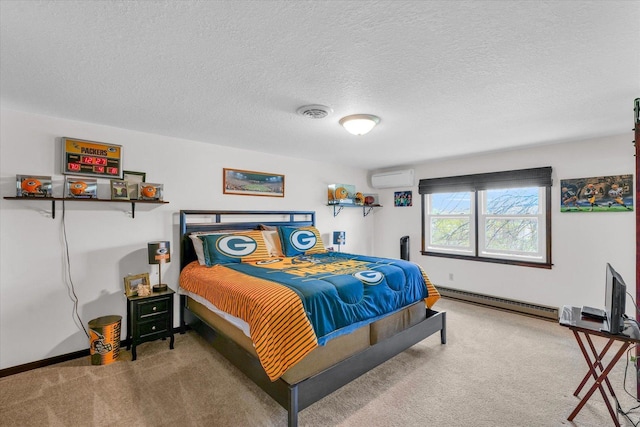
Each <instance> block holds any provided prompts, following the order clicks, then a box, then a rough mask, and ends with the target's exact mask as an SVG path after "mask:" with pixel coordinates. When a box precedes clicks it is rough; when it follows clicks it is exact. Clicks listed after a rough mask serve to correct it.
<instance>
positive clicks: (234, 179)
mask: <svg viewBox="0 0 640 427" xmlns="http://www.w3.org/2000/svg"><path fill="white" fill-rule="evenodd" d="M222 192H223V193H224V194H238V195H242V196H270V197H284V175H280V174H275V173H267V172H255V171H246V170H241V169H227V168H224V169H223V170H222Z"/></svg>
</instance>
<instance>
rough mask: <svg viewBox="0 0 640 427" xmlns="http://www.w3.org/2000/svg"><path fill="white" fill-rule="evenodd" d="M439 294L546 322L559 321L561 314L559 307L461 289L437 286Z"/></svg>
mask: <svg viewBox="0 0 640 427" xmlns="http://www.w3.org/2000/svg"><path fill="white" fill-rule="evenodd" d="M437 289H438V292H440V295H442V296H443V297H445V298H451V299H457V300H461V301H466V302H472V303H476V304H481V305H486V306H489V307H494V308H499V309H502V310H508V311H514V312H517V313H520V314H526V315H529V316H535V317H540V318H543V319H546V320H553V321H557V320H558V319H559V312H558V308H557V307H549V306H544V305H538V304H531V303H528V302H522V301H516V300H511V299H506V298H500V297H494V296H491V295H484V294H478V293H475V292H468V291H461V290H459V289H451V288H445V287H442V286H437Z"/></svg>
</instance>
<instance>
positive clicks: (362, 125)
mask: <svg viewBox="0 0 640 427" xmlns="http://www.w3.org/2000/svg"><path fill="white" fill-rule="evenodd" d="M378 123H380V117H378V116H374V115H371V114H353V115H351V116H346V117H343V118H341V119H340V124H341V125H342V126H343V127H344V128H345V129H346V130H347V132H349V133H350V134H353V135H364V134H366V133H369V132H370V131H371V129H373V128H374V127H375V126H376V125H377V124H378Z"/></svg>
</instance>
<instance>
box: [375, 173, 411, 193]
mask: <svg viewBox="0 0 640 427" xmlns="http://www.w3.org/2000/svg"><path fill="white" fill-rule="evenodd" d="M371 186H372V187H373V188H393V187H413V169H404V170H397V171H388V172H380V173H374V174H373V175H371Z"/></svg>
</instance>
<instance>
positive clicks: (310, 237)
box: [278, 226, 327, 257]
mask: <svg viewBox="0 0 640 427" xmlns="http://www.w3.org/2000/svg"><path fill="white" fill-rule="evenodd" d="M278 232H279V233H280V241H281V243H282V251H283V252H284V255H285V256H288V257H292V256H298V255H304V254H307V255H308V254H319V253H323V252H326V251H327V250H326V249H325V248H324V243H322V238H321V237H320V232H319V231H318V229H317V228H315V227H313V226H309V227H280V228H279V229H278Z"/></svg>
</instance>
